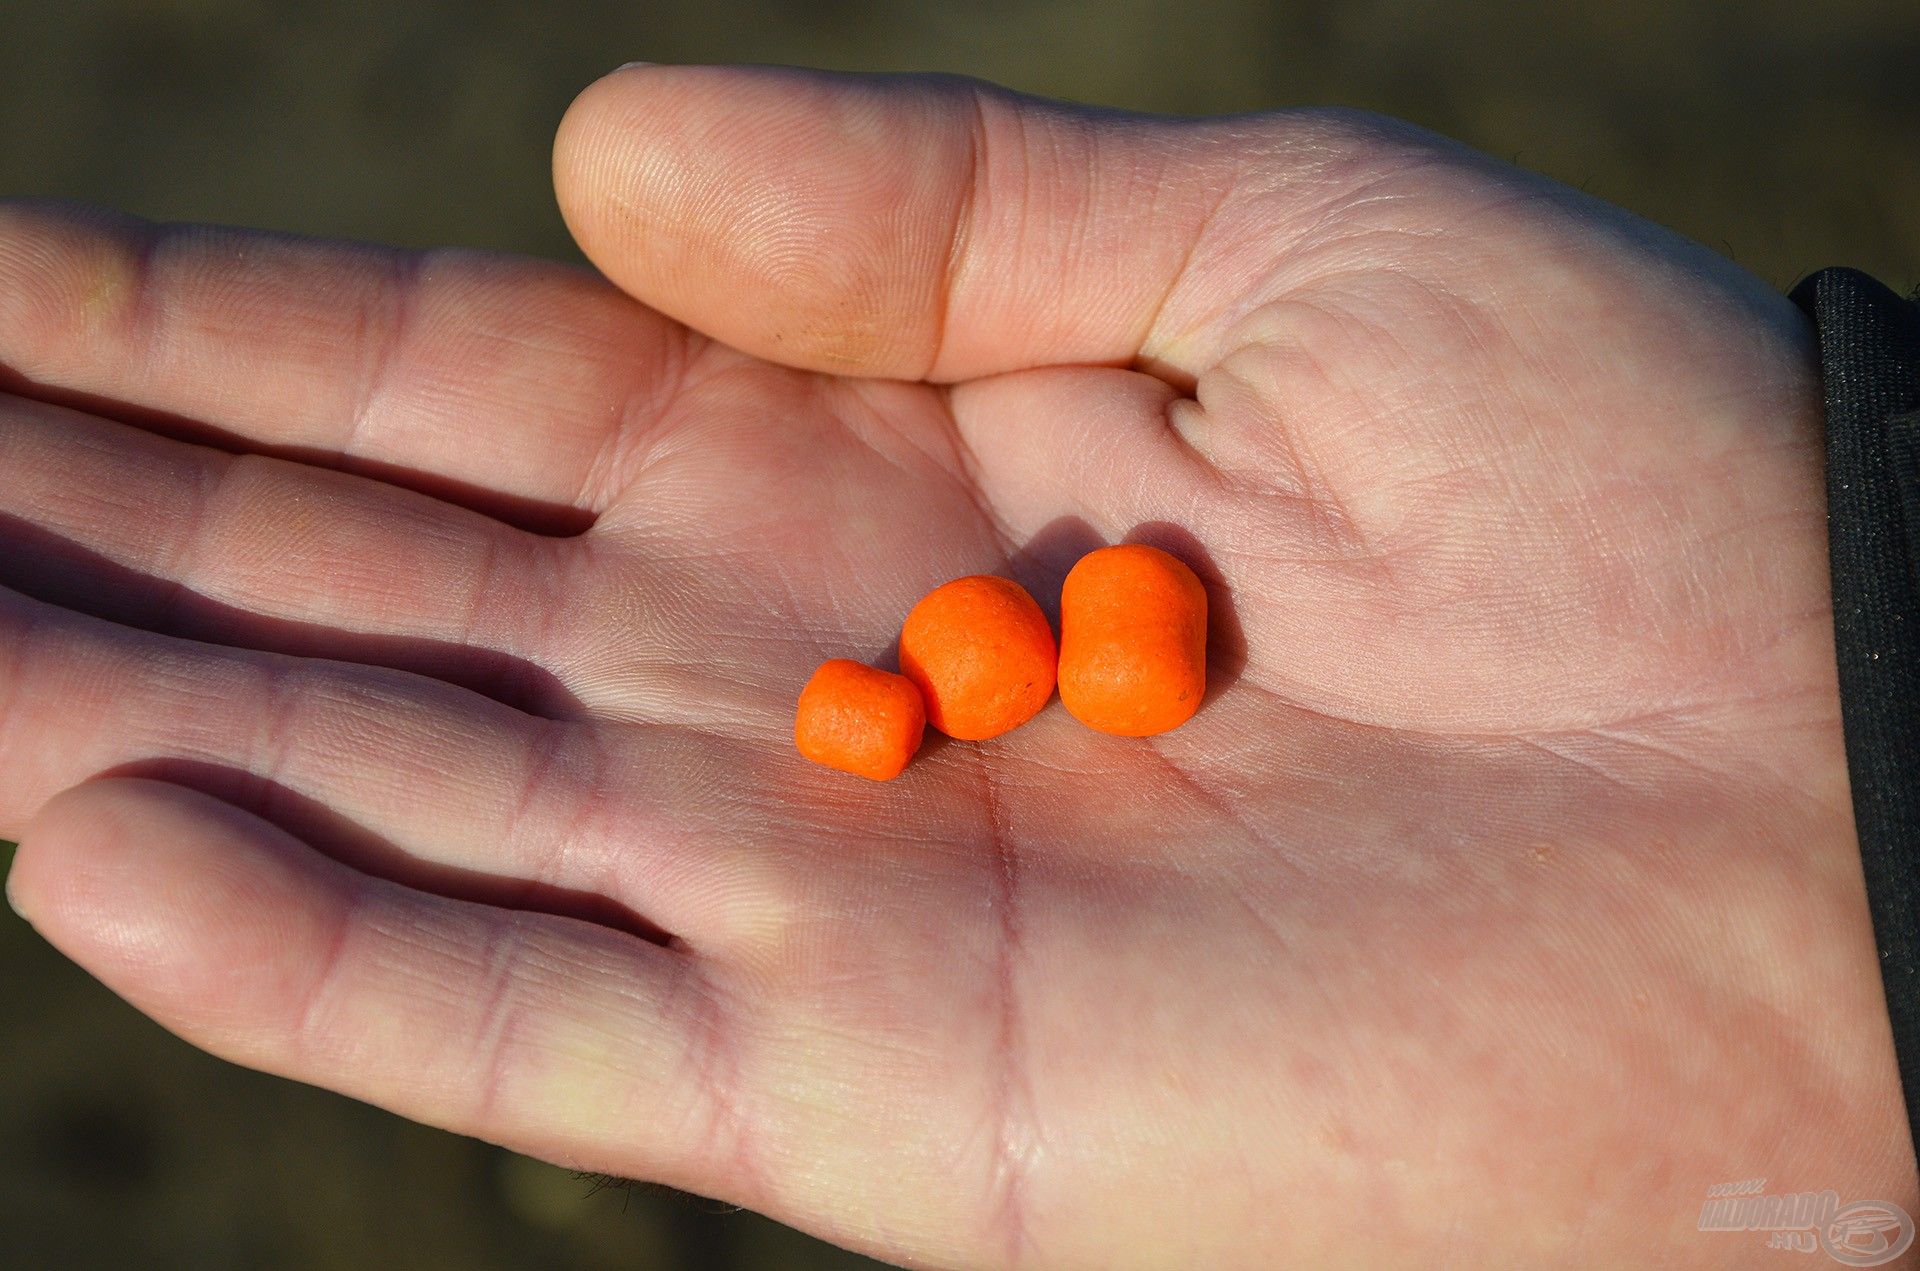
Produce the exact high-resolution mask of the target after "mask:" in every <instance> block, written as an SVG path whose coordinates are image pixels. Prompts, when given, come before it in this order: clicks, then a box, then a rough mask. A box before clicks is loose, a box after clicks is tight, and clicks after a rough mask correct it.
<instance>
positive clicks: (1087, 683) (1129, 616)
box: [1060, 543, 1207, 737]
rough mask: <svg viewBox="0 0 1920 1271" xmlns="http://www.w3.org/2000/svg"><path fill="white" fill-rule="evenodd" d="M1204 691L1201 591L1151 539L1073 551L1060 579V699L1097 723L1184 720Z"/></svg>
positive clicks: (1128, 730)
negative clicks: (1074, 557) (1075, 557)
mask: <svg viewBox="0 0 1920 1271" xmlns="http://www.w3.org/2000/svg"><path fill="white" fill-rule="evenodd" d="M1206 691H1207V591H1206V588H1205V587H1202V586H1201V585H1200V580H1199V579H1198V578H1196V577H1195V576H1194V573H1193V571H1192V570H1191V569H1188V568H1187V567H1186V566H1185V565H1183V564H1181V563H1180V562H1179V561H1178V560H1176V559H1174V558H1173V557H1172V556H1169V555H1167V553H1165V552H1163V551H1161V550H1160V549H1159V548H1157V547H1146V546H1142V545H1140V544H1135V543H1127V544H1122V545H1121V546H1119V547H1103V548H1101V549H1100V550H1099V551H1097V552H1091V553H1089V554H1088V555H1086V556H1083V557H1081V559H1080V563H1079V564H1077V565H1075V566H1074V567H1073V569H1072V570H1071V571H1070V572H1069V573H1068V574H1067V581H1066V582H1065V584H1063V585H1062V587H1061V589H1060V701H1061V702H1062V703H1063V704H1064V705H1065V706H1066V708H1067V709H1068V710H1069V711H1071V712H1072V713H1073V716H1074V718H1075V719H1078V720H1079V721H1080V722H1081V723H1083V724H1085V725H1086V726H1087V727H1089V728H1093V729H1097V730H1098V731H1100V732H1103V733H1117V734H1118V735H1120V736H1122V737H1150V736H1152V735H1153V734H1155V733H1164V732H1166V731H1167V730H1168V729H1169V728H1176V727H1178V726H1179V725H1181V724H1184V723H1185V722H1186V721H1187V719H1188V718H1189V717H1190V716H1192V714H1193V713H1194V712H1195V711H1196V710H1198V709H1200V699H1201V698H1202V697H1203V696H1205V695H1206Z"/></svg>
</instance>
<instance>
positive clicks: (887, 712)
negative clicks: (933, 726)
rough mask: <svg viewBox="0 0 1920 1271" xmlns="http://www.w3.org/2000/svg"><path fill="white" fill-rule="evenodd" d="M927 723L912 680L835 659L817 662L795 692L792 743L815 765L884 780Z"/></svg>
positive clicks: (908, 755)
mask: <svg viewBox="0 0 1920 1271" xmlns="http://www.w3.org/2000/svg"><path fill="white" fill-rule="evenodd" d="M926 726H927V713H926V708H925V707H924V706H923V705H922V704H921V701H920V690H919V689H917V688H915V687H914V686H913V683H912V681H910V680H908V679H907V678H906V677H905V676H900V675H895V674H894V673H893V672H891V671H880V670H875V669H874V668H873V667H870V666H862V665H861V664H860V663H858V662H849V661H848V660H847V659H845V658H835V659H834V660H833V661H831V662H823V663H821V664H820V669H819V670H817V671H815V672H814V673H813V678H812V679H810V680H808V681H807V686H806V687H805V688H804V689H801V690H800V705H799V708H798V709H797V710H796V711H795V712H794V718H793V742H794V745H796V746H798V747H799V748H800V753H801V754H803V755H805V756H806V757H807V758H809V759H811V760H813V761H814V762H815V763H818V764H825V765H826V766H827V767H829V768H838V769H839V770H840V771H842V772H851V773H855V774H857V775H859V776H862V777H871V778H872V779H873V780H875V781H886V780H889V779H890V778H893V777H897V776H899V775H900V770H901V769H902V768H905V767H906V766H907V761H908V760H909V759H911V758H913V752H914V751H916V750H918V749H920V738H921V735H922V734H923V733H925V731H926Z"/></svg>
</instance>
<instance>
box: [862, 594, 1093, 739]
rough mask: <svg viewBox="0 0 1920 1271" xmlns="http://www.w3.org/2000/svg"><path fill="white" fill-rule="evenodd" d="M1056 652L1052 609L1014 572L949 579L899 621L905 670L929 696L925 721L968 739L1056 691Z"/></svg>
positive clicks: (992, 732) (1022, 719)
mask: <svg viewBox="0 0 1920 1271" xmlns="http://www.w3.org/2000/svg"><path fill="white" fill-rule="evenodd" d="M1058 658H1059V649H1058V647H1057V646H1056V645H1055V644H1054V642H1053V628H1052V627H1050V626H1048V625H1047V615H1046V614H1044V613H1041V612H1040V606H1039V605H1037V604H1035V603H1034V600H1033V597H1032V596H1029V595H1028V594H1027V591H1026V588H1024V587H1022V586H1021V585H1020V584H1019V583H1017V582H1014V581H1013V580H1012V579H1010V578H995V577H993V576H991V575H988V574H976V575H973V576H972V577H969V578H956V579H954V580H953V581H952V582H950V583H943V584H942V585H940V586H938V587H936V588H934V589H933V590H932V591H930V592H928V593H927V595H926V597H925V598H924V599H922V600H921V601H920V603H919V604H917V605H915V606H914V607H913V612H911V613H909V614H908V615H907V622H906V625H905V626H904V627H902V628H901V629H900V671H901V674H903V675H905V676H906V677H907V678H908V679H910V680H912V681H913V682H914V683H915V684H916V685H918V686H919V688H920V693H921V695H922V696H923V697H925V698H926V702H927V722H928V723H929V724H932V725H933V726H934V727H935V728H938V729H939V730H940V731H941V732H943V733H945V734H946V735H947V736H949V737H958V738H961V739H963V740H966V741H981V740H984V739H985V738H988V737H998V736H999V735H1000V734H1001V733H1004V732H1006V731H1007V730H1008V729H1009V728H1018V727H1019V726H1020V725H1021V724H1024V723H1026V722H1027V721H1028V720H1029V719H1032V718H1033V716H1034V713H1035V712H1037V711H1038V710H1039V709H1040V708H1041V707H1042V706H1045V705H1046V704H1047V699H1048V698H1049V697H1052V696H1053V674H1054V665H1055V663H1056V662H1057V661H1058Z"/></svg>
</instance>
